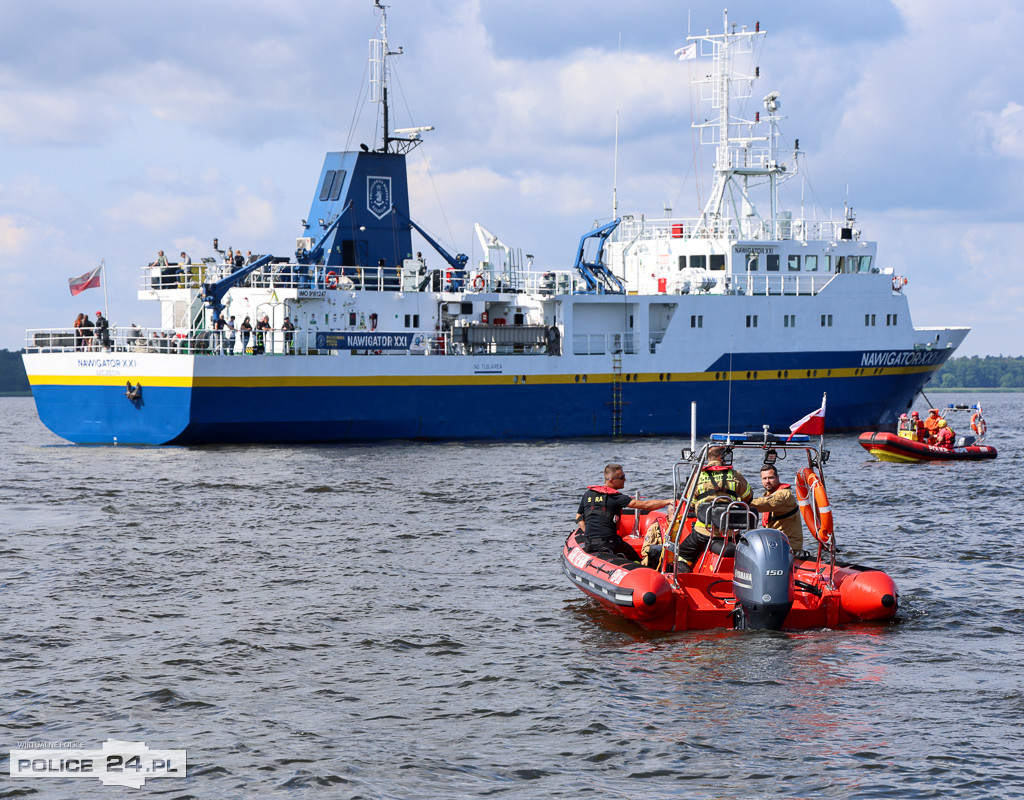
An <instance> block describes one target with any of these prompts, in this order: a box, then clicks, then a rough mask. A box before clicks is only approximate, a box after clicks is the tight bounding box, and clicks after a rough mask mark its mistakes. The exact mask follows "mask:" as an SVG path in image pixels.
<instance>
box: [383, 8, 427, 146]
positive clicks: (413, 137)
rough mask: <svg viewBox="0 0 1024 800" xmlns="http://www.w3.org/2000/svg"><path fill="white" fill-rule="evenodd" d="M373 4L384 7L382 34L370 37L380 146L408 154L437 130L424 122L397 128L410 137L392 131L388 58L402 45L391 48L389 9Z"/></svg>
mask: <svg viewBox="0 0 1024 800" xmlns="http://www.w3.org/2000/svg"><path fill="white" fill-rule="evenodd" d="M373 5H374V7H375V8H377V10H378V11H380V34H379V36H378V38H376V39H370V95H369V99H370V102H371V103H379V104H380V107H381V123H382V129H383V136H382V137H381V141H382V144H381V146H380V147H379V148H378V149H377V151H376V152H378V153H396V154H403V155H404V154H405V153H408V152H409V151H410V150H412V149H413V148H414V147H416V146H417V145H418V144H420V142H421V140H420V134H421V133H423V132H424V131H432V130H434V128H433V126H430V125H428V126H422V127H417V128H397V129H396V130H395V133H402V134H406V136H407V137H408V138H402V137H397V136H392V135H391V128H390V104H389V102H388V77H389V66H388V59H389V58H390V57H391V56H400V55H402V48H401V47H399V48H398V49H397V50H389V49H388V12H387V6H385V5H384V4H383V3H382V2H381V0H373Z"/></svg>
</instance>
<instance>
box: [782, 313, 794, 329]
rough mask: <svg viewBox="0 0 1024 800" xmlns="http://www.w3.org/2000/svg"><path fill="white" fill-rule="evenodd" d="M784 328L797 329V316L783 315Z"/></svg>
mask: <svg viewBox="0 0 1024 800" xmlns="http://www.w3.org/2000/svg"><path fill="white" fill-rule="evenodd" d="M782 327H783V328H795V327H796V314H783V315H782Z"/></svg>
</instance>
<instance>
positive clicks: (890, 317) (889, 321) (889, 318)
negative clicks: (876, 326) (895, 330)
mask: <svg viewBox="0 0 1024 800" xmlns="http://www.w3.org/2000/svg"><path fill="white" fill-rule="evenodd" d="M885 324H886V325H895V324H896V315H895V314H886V315H885Z"/></svg>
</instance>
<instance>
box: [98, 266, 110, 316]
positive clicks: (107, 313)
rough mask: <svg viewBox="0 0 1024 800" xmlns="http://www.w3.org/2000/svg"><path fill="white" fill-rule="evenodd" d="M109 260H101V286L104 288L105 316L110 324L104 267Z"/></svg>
mask: <svg viewBox="0 0 1024 800" xmlns="http://www.w3.org/2000/svg"><path fill="white" fill-rule="evenodd" d="M106 263H107V260H106V259H105V258H101V259H100V286H102V287H103V316H105V317H106V318H107V322H108V323H109V322H110V311H109V310H108V309H107V276H106V274H105V273H106V270H105V269H104V266H105V265H106Z"/></svg>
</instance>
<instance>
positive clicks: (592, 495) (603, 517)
mask: <svg viewBox="0 0 1024 800" xmlns="http://www.w3.org/2000/svg"><path fill="white" fill-rule="evenodd" d="M625 483H626V473H625V472H624V471H623V469H622V465H621V464H609V465H608V466H606V467H605V468H604V485H602V486H589V487H587V491H586V492H584V493H583V499H581V500H580V505H579V508H578V509H577V510H576V524H577V525H579V527H580V529H581V530H582V531H583V549H584V550H586V551H587V552H588V553H590V554H591V555H595V556H599V557H600V558H604V559H608V558H612V557H615V556H618V557H619V558H625V559H628V560H629V561H637V560H638V559H637V555H636V552H634V550H633V548H632V547H630V546H629V545H628V544H626V543H625V542H624V541H622V539H621V538H620V537H619V534H618V525H619V517H620V516H621V514H622V510H623V509H624V508H635V509H638V510H640V511H657V510H658V509H659V508H664V507H665V506H667V505H671V504H672V501H671V500H637V499H636V498H633V497H630V496H629V495H628V494H623V493H622V491H621V489H622V487H623V486H624V485H625Z"/></svg>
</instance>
